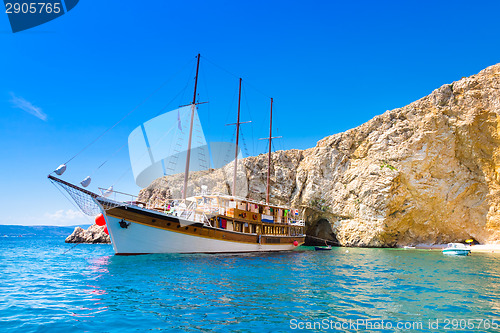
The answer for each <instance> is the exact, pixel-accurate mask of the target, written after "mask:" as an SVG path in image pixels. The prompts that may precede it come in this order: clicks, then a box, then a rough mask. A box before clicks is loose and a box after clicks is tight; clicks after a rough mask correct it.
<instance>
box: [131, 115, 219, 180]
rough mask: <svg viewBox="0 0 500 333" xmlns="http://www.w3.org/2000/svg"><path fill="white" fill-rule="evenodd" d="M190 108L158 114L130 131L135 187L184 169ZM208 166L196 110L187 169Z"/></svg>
mask: <svg viewBox="0 0 500 333" xmlns="http://www.w3.org/2000/svg"><path fill="white" fill-rule="evenodd" d="M191 108H192V106H190V105H189V106H185V107H182V108H179V109H176V110H173V111H170V112H167V113H164V114H161V115H159V116H157V117H155V118H153V119H151V120H148V121H147V122H145V123H144V124H142V125H140V126H138V127H137V128H136V129H134V130H133V131H132V133H130V135H129V138H128V147H129V155H130V163H131V165H132V171H133V173H134V179H135V182H136V184H137V185H138V186H140V187H146V186H148V185H149V184H150V183H151V182H152V181H153V180H155V179H156V178H158V177H161V176H164V175H173V174H176V173H181V172H184V167H185V165H186V164H185V163H186V155H187V147H188V137H189V126H190V121H191ZM209 167H210V158H209V154H208V146H207V142H206V140H205V135H204V134H203V129H202V127H201V123H200V119H199V117H198V112H197V110H196V109H195V112H194V120H193V139H192V142H191V158H190V168H189V169H190V170H191V171H199V170H207V169H208V168H209Z"/></svg>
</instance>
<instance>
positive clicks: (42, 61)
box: [0, 0, 500, 225]
mask: <svg viewBox="0 0 500 333" xmlns="http://www.w3.org/2000/svg"><path fill="white" fill-rule="evenodd" d="M499 12H500V2H498V1H474V2H471V1H440V2H438V1H349V2H347V1H346V2H339V1H307V2H298V1H177V2H173V1H160V0H151V1H149V2H146V3H138V2H137V1H125V0H123V1H92V0H81V1H80V3H79V4H78V5H77V6H76V7H75V8H74V9H73V10H72V11H70V12H69V13H67V14H65V15H63V16H62V17H60V18H58V19H56V20H54V21H51V22H48V23H46V24H44V25H41V26H39V27H36V28H33V29H30V30H27V31H24V32H19V33H16V34H13V33H12V32H11V30H10V26H9V21H8V18H7V15H6V14H5V13H0V43H1V45H2V48H1V50H2V52H0V63H1V70H0V78H1V79H0V109H1V112H0V139H1V141H2V154H1V155H0V156H1V157H0V164H1V166H2V167H1V171H2V172H1V173H0V187H1V189H2V200H1V205H2V208H3V209H2V212H3V213H2V216H1V217H0V224H61V225H62V224H68V225H71V224H77V223H82V222H91V221H92V219H86V218H82V217H81V216H80V215H79V214H78V213H76V212H75V211H76V209H75V208H74V207H73V206H72V205H71V204H70V203H69V202H67V201H66V199H65V198H64V197H63V196H62V195H61V194H60V193H59V192H58V191H57V190H56V189H55V188H54V186H52V185H51V184H50V182H49V181H48V180H47V179H46V176H47V174H48V173H50V172H51V171H52V170H53V169H55V168H56V167H57V166H58V165H59V164H61V163H63V162H65V161H67V160H68V159H69V158H71V157H72V156H73V155H74V154H76V153H77V152H78V151H79V150H80V149H82V148H83V147H84V146H86V145H87V144H88V143H89V142H91V141H92V140H93V139H94V138H96V137H97V136H99V135H100V134H101V133H102V132H103V131H105V130H106V129H107V128H109V127H111V126H112V125H113V124H114V123H115V122H116V121H118V120H119V119H120V118H121V117H123V116H124V115H125V114H127V113H128V112H129V111H130V110H132V109H133V108H134V107H136V106H137V105H138V104H140V103H141V101H143V100H144V99H145V98H147V97H148V96H149V95H150V94H151V93H153V92H154V91H156V90H158V91H157V93H156V94H154V96H153V97H151V98H150V99H148V100H147V102H146V103H144V104H142V105H141V106H140V107H139V108H138V109H137V110H136V111H134V112H133V113H132V114H131V116H130V117H127V118H126V119H125V120H124V121H123V122H122V123H120V125H119V126H117V127H116V128H114V129H113V130H112V131H110V132H109V133H107V134H106V135H105V136H104V137H103V138H102V140H100V141H98V142H97V143H96V144H95V145H93V146H91V147H90V148H89V149H88V150H86V151H85V152H84V153H82V154H81V155H79V156H78V157H76V158H75V159H74V160H73V161H71V163H70V164H68V171H67V172H66V174H65V175H64V176H65V179H67V180H70V181H74V182H79V181H80V180H82V179H83V178H84V177H85V176H87V175H89V174H91V173H93V172H94V170H95V169H96V168H97V167H98V166H99V165H100V164H101V163H102V162H104V161H106V160H107V159H108V158H109V157H110V156H111V155H113V154H114V153H115V152H116V151H117V150H118V149H119V148H120V147H121V146H122V145H123V144H124V143H125V142H126V140H127V136H128V134H129V133H130V131H131V130H132V129H134V128H135V127H136V126H138V125H139V124H140V123H141V122H143V121H145V120H147V119H149V118H151V117H153V116H155V115H157V114H158V113H159V112H160V110H162V109H163V108H166V109H165V111H166V110H170V109H173V108H175V107H176V106H178V105H179V104H188V103H189V102H190V99H191V98H192V96H191V94H192V93H191V89H192V83H191V85H189V86H187V88H186V89H185V90H184V91H183V88H184V87H186V85H187V84H188V83H189V82H192V81H190V80H191V79H192V76H193V74H192V71H193V68H194V64H195V60H194V59H195V56H196V54H197V53H198V52H200V53H201V54H202V64H201V75H202V76H201V77H200V100H208V101H209V102H210V103H209V104H208V105H204V106H202V107H201V108H200V111H199V112H200V119H201V121H202V123H203V124H204V126H205V128H204V129H205V132H206V135H207V138H208V139H209V140H220V139H225V140H231V135H232V130H231V129H228V128H226V127H224V124H225V123H226V122H233V121H234V120H235V119H233V118H235V113H234V112H235V111H236V109H235V107H236V105H235V103H234V97H235V93H236V91H237V78H238V76H241V77H242V78H243V84H244V92H245V95H244V98H245V101H243V103H242V108H243V110H242V111H243V114H242V120H252V121H253V123H252V125H244V126H245V127H244V129H243V134H244V136H245V140H246V142H247V148H248V152H249V153H250V154H251V155H253V154H259V153H263V152H265V143H264V142H263V141H260V142H258V141H257V139H258V138H260V137H264V136H266V135H267V134H266V132H267V124H268V103H269V102H268V97H273V98H274V101H275V105H274V106H275V108H274V110H275V119H274V124H275V126H274V130H275V133H276V132H277V133H276V134H277V135H282V136H283V137H284V138H283V139H281V140H277V141H276V143H275V147H276V149H291V148H299V149H305V148H309V147H313V146H314V145H315V144H316V142H317V141H318V140H320V139H321V138H323V137H325V136H328V135H332V134H335V133H338V132H342V131H345V130H347V129H350V128H353V127H356V126H358V125H360V124H362V123H364V122H366V121H368V120H369V119H371V118H373V117H374V116H375V115H378V114H381V113H383V112H385V111H386V110H389V109H393V108H397V107H402V106H404V105H406V104H408V103H411V102H412V101H414V100H416V99H419V98H421V97H423V96H425V95H427V94H429V93H430V92H432V90H434V89H436V88H438V87H439V86H441V85H443V84H446V83H450V82H452V81H455V80H459V79H460V78H461V77H463V76H469V75H472V74H475V73H477V72H479V71H480V70H481V69H483V68H485V67H487V66H490V65H493V64H495V63H498V62H500V33H499V32H500V31H499V30H500V27H499V25H498V17H497V14H498V13H499ZM204 57H205V59H206V60H204ZM213 63H215V64H217V65H218V66H220V67H223V68H224V69H225V70H226V71H227V72H226V71H223V70H220V69H219V68H218V67H217V66H215V65H213ZM228 72H229V73H234V75H236V76H234V75H232V74H229V73H228ZM165 82H166V83H165ZM162 85H163V86H162ZM159 87H162V88H161V89H158V88H159ZM255 88H256V89H255ZM179 92H180V95H179V96H180V97H179V98H178V99H174V101H173V102H172V103H170V104H169V101H171V100H172V99H173V98H174V97H175V96H176V95H177V94H178V93H179ZM128 168H129V161H128V153H127V150H126V149H122V150H121V151H119V152H118V153H117V154H116V155H114V157H113V158H112V159H110V161H109V162H108V163H106V165H105V167H103V168H101V169H100V170H99V171H98V172H95V173H93V178H94V181H93V183H92V185H91V190H96V188H97V186H102V187H107V186H109V185H111V183H114V182H115V181H116V180H117V179H118V178H119V176H120V175H124V176H123V177H122V178H121V180H120V181H119V182H117V183H116V185H115V189H118V190H120V189H121V190H123V191H125V192H136V193H137V191H138V190H139V188H138V187H137V186H135V185H134V183H133V179H132V174H131V172H128V174H127V169H128Z"/></svg>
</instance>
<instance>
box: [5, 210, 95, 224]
mask: <svg viewBox="0 0 500 333" xmlns="http://www.w3.org/2000/svg"><path fill="white" fill-rule="evenodd" d="M93 223H94V218H93V217H92V216H87V215H85V214H83V213H82V212H80V211H79V210H73V209H67V210H64V209H60V210H57V211H55V212H53V213H49V212H46V213H44V214H42V215H37V216H33V215H26V216H16V217H13V216H3V217H2V218H1V219H0V224H12V225H53V226H61V227H62V226H73V225H81V224H93Z"/></svg>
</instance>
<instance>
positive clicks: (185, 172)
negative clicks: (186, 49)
mask: <svg viewBox="0 0 500 333" xmlns="http://www.w3.org/2000/svg"><path fill="white" fill-rule="evenodd" d="M197 58H198V61H197V62H196V77H195V79H194V94H193V103H192V104H191V125H190V127H189V140H188V147H187V154H186V170H185V171H184V187H183V190H182V199H186V195H187V182H188V177H189V162H190V160H191V141H192V138H193V121H194V111H195V110H196V89H197V88H198V71H199V69H200V54H199V53H198V56H197ZM240 80H241V79H240ZM240 82H241V81H240ZM240 85H241V83H240ZM238 109H239V106H238Z"/></svg>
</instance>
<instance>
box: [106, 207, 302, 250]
mask: <svg viewBox="0 0 500 333" xmlns="http://www.w3.org/2000/svg"><path fill="white" fill-rule="evenodd" d="M103 214H104V213H103ZM104 215H105V216H106V225H107V227H108V231H109V235H110V237H111V240H112V244H113V249H114V251H115V253H116V254H117V255H132V254H148V253H238V252H270V251H291V250H293V249H295V248H296V247H297V246H295V245H294V242H295V241H297V243H298V245H301V244H303V243H304V240H305V236H278V235H258V234H248V233H241V232H234V231H229V230H224V229H220V228H213V227H207V226H204V225H202V224H201V223H193V222H191V221H187V220H183V219H180V218H177V217H174V216H169V215H166V214H163V213H156V212H154V211H150V210H146V209H141V208H138V207H137V208H136V207H130V206H128V207H126V206H122V207H115V208H111V209H107V210H106V212H105V214H104Z"/></svg>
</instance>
